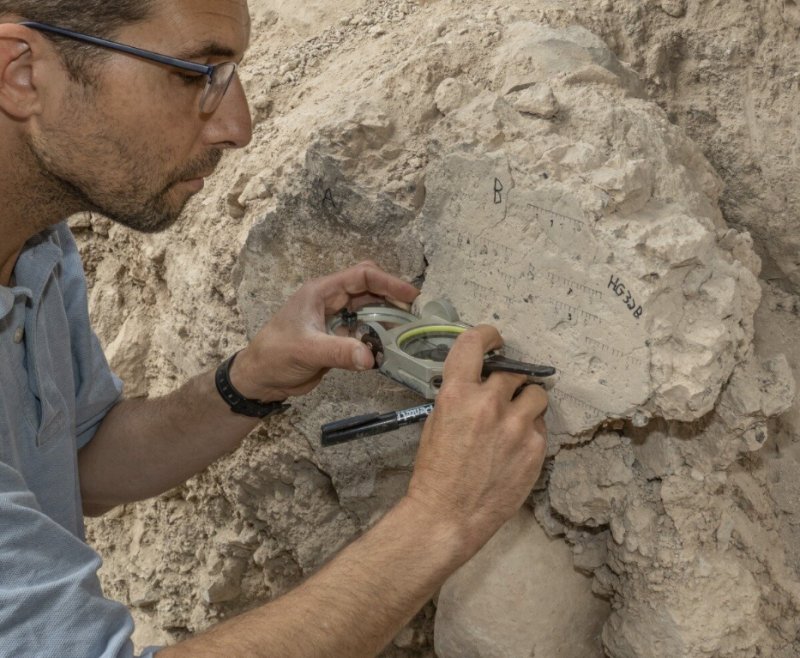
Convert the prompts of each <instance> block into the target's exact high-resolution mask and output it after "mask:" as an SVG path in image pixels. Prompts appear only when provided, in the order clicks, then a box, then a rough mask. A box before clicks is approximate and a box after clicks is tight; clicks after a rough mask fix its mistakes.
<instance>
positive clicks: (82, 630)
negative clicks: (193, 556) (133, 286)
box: [0, 223, 155, 658]
mask: <svg viewBox="0 0 800 658" xmlns="http://www.w3.org/2000/svg"><path fill="white" fill-rule="evenodd" d="M0 239H2V236H0ZM87 306H88V305H87V293H86V282H85V278H84V274H83V266H82V264H81V259H80V255H79V254H78V250H77V247H76V245H75V241H74V239H73V237H72V234H71V233H70V230H69V228H68V227H67V225H66V224H65V223H62V224H59V225H57V226H55V227H53V228H51V229H48V230H46V231H44V232H43V233H41V234H39V235H38V236H36V237H35V238H33V239H32V240H30V241H29V242H28V243H27V244H26V246H25V249H24V250H23V252H22V253H21V254H20V257H19V260H18V261H17V264H16V267H15V270H14V283H13V287H11V288H6V287H3V286H0V657H2V658H6V657H7V656H8V657H10V656H14V657H25V658H28V657H33V656H35V657H36V658H40V657H41V658H49V657H51V656H52V657H53V658H55V657H56V656H58V657H59V658H101V657H102V658H112V657H113V658H123V657H124V658H131V657H132V656H133V644H132V642H131V639H130V637H131V634H132V632H133V620H132V618H131V616H130V613H129V612H128V610H127V609H126V607H125V606H124V605H122V604H120V603H117V602H114V601H110V600H109V599H106V598H105V597H104V596H103V593H102V591H101V588H100V582H99V580H98V577H97V570H98V569H99V567H100V564H101V561H100V557H99V556H98V555H97V553H95V551H93V550H92V549H91V548H89V546H87V545H86V543H85V542H84V527H83V515H82V511H81V496H80V487H79V482H78V462H77V454H78V450H80V448H82V447H83V446H85V445H86V444H87V443H88V442H89V441H91V439H92V437H93V436H94V434H95V432H96V431H97V428H98V427H99V425H100V423H101V422H102V420H103V418H104V417H105V415H106V414H107V413H108V412H109V410H110V409H111V407H113V406H114V405H115V404H116V403H117V402H118V401H119V399H120V396H121V394H122V383H121V382H120V381H119V379H118V378H117V377H116V376H114V375H113V374H112V373H111V370H110V369H109V366H108V363H107V361H106V359H105V356H104V355H103V351H102V349H101V348H100V344H99V342H98V340H97V337H96V336H95V334H94V332H93V331H92V329H91V326H90V323H89V313H88V308H87ZM154 651H155V649H149V650H147V651H146V652H145V654H144V655H146V656H152V655H153V652H154Z"/></svg>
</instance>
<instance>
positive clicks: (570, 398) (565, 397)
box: [550, 388, 606, 417]
mask: <svg viewBox="0 0 800 658" xmlns="http://www.w3.org/2000/svg"><path fill="white" fill-rule="evenodd" d="M550 397H551V398H553V399H554V400H556V401H557V402H562V403H563V402H571V403H572V404H574V405H576V406H578V407H580V408H581V409H583V410H584V411H585V412H589V413H592V414H595V415H597V416H601V417H605V415H606V412H605V411H603V410H602V409H598V408H597V407H595V406H594V405H593V404H590V403H588V402H587V401H586V400H583V399H581V398H579V397H576V396H574V395H571V394H569V393H566V392H565V391H563V390H562V389H560V388H554V389H553V390H552V391H550Z"/></svg>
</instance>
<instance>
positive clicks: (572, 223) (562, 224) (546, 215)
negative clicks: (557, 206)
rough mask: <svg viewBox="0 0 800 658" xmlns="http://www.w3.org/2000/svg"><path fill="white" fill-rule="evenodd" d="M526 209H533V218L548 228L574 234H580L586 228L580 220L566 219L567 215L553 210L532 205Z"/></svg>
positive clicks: (584, 223)
mask: <svg viewBox="0 0 800 658" xmlns="http://www.w3.org/2000/svg"><path fill="white" fill-rule="evenodd" d="M528 207H529V208H533V216H534V218H536V219H538V220H541V221H542V222H544V224H545V225H546V226H549V227H550V228H553V229H559V230H567V231H572V232H574V233H582V232H583V229H584V228H586V222H584V221H582V220H580V219H575V218H574V217H568V216H567V215H562V214H561V213H558V212H556V211H555V210H548V209H547V208H541V207H540V206H536V205H534V204H532V203H529V204H528Z"/></svg>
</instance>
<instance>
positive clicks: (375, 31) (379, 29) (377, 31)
mask: <svg viewBox="0 0 800 658" xmlns="http://www.w3.org/2000/svg"><path fill="white" fill-rule="evenodd" d="M369 34H370V36H371V37H373V38H374V39H377V38H378V37H382V36H383V35H384V34H386V29H385V28H384V27H383V25H381V24H380V23H378V24H377V25H373V26H372V27H371V28H370V30H369Z"/></svg>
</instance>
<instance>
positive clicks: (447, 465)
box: [407, 325, 547, 560]
mask: <svg viewBox="0 0 800 658" xmlns="http://www.w3.org/2000/svg"><path fill="white" fill-rule="evenodd" d="M502 344H503V339H502V338H501V336H500V334H499V333H498V332H497V330H496V329H494V328H493V327H490V326H488V325H481V326H478V327H475V328H473V329H470V330H469V331H467V332H465V333H464V334H462V335H461V336H460V337H459V339H458V340H457V341H456V343H455V345H454V346H453V348H452V350H451V351H450V354H449V355H448V358H447V361H446V362H445V367H444V377H443V384H442V388H441V390H440V391H439V394H438V396H437V398H436V407H435V409H434V412H433V414H432V415H431V417H430V418H429V419H428V421H427V422H426V424H425V428H424V430H423V432H422V440H421V443H420V448H419V452H418V454H417V460H416V466H415V469H414V475H413V477H412V479H411V483H410V485H409V490H408V494H407V499H408V500H409V502H413V504H415V505H417V506H418V507H420V508H421V509H424V510H425V511H426V513H427V515H428V516H429V517H430V518H432V519H433V520H434V522H437V521H438V522H443V523H445V524H447V523H455V524H456V527H457V528H458V532H459V533H462V534H463V539H464V553H465V554H464V559H465V560H466V559H468V558H469V557H471V556H472V555H473V554H474V553H475V552H477V551H478V550H479V549H480V547H481V546H483V544H485V543H486V542H487V541H488V540H489V539H490V538H491V537H492V535H494V533H495V532H496V531H497V530H498V529H499V528H500V526H502V525H503V524H504V523H505V522H506V521H507V520H509V519H510V518H511V517H512V516H513V515H514V514H515V513H516V511H517V510H518V509H519V508H520V507H521V506H522V504H523V503H524V501H525V499H526V498H527V497H528V494H529V493H530V491H531V489H532V488H533V485H534V484H535V482H536V480H537V478H538V477H539V473H540V472H541V469H542V464H543V462H544V458H545V453H546V451H547V443H546V436H547V430H546V428H545V424H544V419H543V414H544V412H545V410H546V409H547V394H546V393H545V391H544V389H543V388H541V387H540V386H534V385H532V386H526V387H525V388H524V389H522V391H521V392H520V393H519V394H518V395H516V397H515V393H516V392H517V391H518V390H519V388H520V386H522V385H523V384H524V383H525V376H524V375H515V374H511V373H493V374H492V375H491V376H490V377H489V378H488V379H486V380H485V381H482V378H481V370H482V367H483V359H484V356H485V354H486V353H487V352H489V351H491V350H494V349H498V348H500V347H501V346H502Z"/></svg>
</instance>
